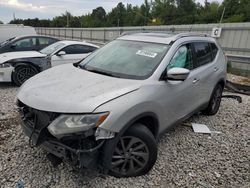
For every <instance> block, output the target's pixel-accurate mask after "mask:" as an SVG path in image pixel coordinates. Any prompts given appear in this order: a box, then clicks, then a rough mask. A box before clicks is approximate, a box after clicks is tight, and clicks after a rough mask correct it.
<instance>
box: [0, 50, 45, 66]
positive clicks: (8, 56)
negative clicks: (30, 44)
mask: <svg viewBox="0 0 250 188" xmlns="http://www.w3.org/2000/svg"><path fill="white" fill-rule="evenodd" d="M30 57H46V55H45V54H42V53H40V52H37V51H22V52H8V53H3V54H0V64H1V63H4V62H6V61H10V60H13V59H19V58H30Z"/></svg>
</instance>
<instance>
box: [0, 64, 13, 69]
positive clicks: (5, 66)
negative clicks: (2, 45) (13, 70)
mask: <svg viewBox="0 0 250 188" xmlns="http://www.w3.org/2000/svg"><path fill="white" fill-rule="evenodd" d="M10 66H11V65H10V64H9V63H2V64H0V68H7V67H10Z"/></svg>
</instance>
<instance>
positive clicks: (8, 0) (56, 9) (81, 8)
mask: <svg viewBox="0 0 250 188" xmlns="http://www.w3.org/2000/svg"><path fill="white" fill-rule="evenodd" d="M209 1H210V2H211V1H213V0H209ZM217 1H218V2H221V1H222V0H217ZM119 2H123V3H124V4H127V3H130V4H132V5H141V4H142V3H143V2H144V0H0V20H1V21H3V22H4V23H8V22H9V21H10V20H12V19H13V15H14V14H15V17H16V18H22V19H26V18H39V19H51V18H53V17H55V16H58V15H61V14H62V13H64V12H65V11H66V10H67V11H69V12H70V13H71V14H73V15H74V16H80V15H83V14H86V13H91V12H92V10H93V9H95V8H96V7H99V6H102V7H103V8H104V9H105V10H106V12H108V11H110V10H111V9H112V8H113V7H115V6H116V5H117V4H118V3H119ZM196 2H200V3H201V4H204V0H196Z"/></svg>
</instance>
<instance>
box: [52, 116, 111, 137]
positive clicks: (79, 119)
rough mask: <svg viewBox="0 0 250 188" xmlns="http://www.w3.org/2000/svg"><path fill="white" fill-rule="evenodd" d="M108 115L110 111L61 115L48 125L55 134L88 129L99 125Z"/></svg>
mask: <svg viewBox="0 0 250 188" xmlns="http://www.w3.org/2000/svg"><path fill="white" fill-rule="evenodd" d="M108 115H109V113H108V112H105V113H100V114H86V115H61V116H59V117H58V118H56V119H55V120H54V121H53V122H52V123H51V124H50V125H49V126H48V130H49V132H50V133H51V134H52V135H54V136H56V135H62V134H69V133H76V132H81V131H86V130H89V129H91V128H94V127H98V126H99V125H100V124H102V122H104V120H105V119H106V118H107V117H108Z"/></svg>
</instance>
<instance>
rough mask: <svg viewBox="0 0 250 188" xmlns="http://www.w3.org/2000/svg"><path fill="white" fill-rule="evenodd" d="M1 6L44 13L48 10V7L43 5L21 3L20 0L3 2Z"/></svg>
mask: <svg viewBox="0 0 250 188" xmlns="http://www.w3.org/2000/svg"><path fill="white" fill-rule="evenodd" d="M0 5H3V6H6V7H9V8H15V9H21V10H25V11H43V10H45V9H46V6H43V5H34V4H32V3H21V2H19V0H1V2H0Z"/></svg>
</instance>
